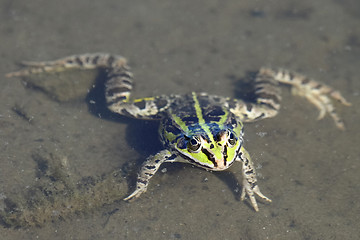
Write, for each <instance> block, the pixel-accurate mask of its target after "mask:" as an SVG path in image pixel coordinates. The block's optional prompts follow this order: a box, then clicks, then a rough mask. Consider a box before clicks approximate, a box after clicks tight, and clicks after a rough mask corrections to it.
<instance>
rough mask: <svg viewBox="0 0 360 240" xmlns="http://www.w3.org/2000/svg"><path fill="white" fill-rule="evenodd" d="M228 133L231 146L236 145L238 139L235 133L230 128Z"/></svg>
mask: <svg viewBox="0 0 360 240" xmlns="http://www.w3.org/2000/svg"><path fill="white" fill-rule="evenodd" d="M227 134H228V143H229V147H234V146H235V144H236V141H237V138H236V136H235V134H234V133H233V132H231V131H230V130H228V131H227Z"/></svg>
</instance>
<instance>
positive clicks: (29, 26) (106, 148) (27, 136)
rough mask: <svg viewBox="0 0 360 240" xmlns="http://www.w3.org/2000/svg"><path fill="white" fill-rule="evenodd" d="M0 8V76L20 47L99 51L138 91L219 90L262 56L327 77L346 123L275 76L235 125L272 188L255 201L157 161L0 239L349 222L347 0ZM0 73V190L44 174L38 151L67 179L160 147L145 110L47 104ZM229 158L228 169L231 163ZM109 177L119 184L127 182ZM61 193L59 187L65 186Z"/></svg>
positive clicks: (247, 230)
mask: <svg viewBox="0 0 360 240" xmlns="http://www.w3.org/2000/svg"><path fill="white" fill-rule="evenodd" d="M0 9H1V14H0V17H1V24H0V30H1V35H0V39H1V41H0V42H1V45H0V50H1V51H0V52H1V58H0V61H1V64H0V75H1V76H4V74H5V73H7V72H9V71H14V70H17V69H18V66H17V65H16V63H17V62H20V61H22V60H52V59H56V58H59V57H63V56H67V55H72V54H76V53H87V52H109V53H114V54H121V55H123V56H125V57H127V58H128V59H129V63H130V65H131V66H132V70H133V72H134V74H135V78H136V90H135V92H134V95H135V96H139V97H140V96H153V95H157V94H170V93H186V92H189V91H204V92H209V93H213V94H218V95H223V96H232V97H233V96H235V94H236V91H234V89H236V88H237V87H238V86H239V83H238V82H237V80H238V79H240V78H241V77H242V76H244V75H245V72H246V71H248V70H256V69H258V68H259V67H261V66H270V67H274V68H277V67H283V68H287V69H291V70H295V71H299V72H301V73H303V74H306V75H307V76H309V77H313V78H315V79H317V80H319V81H322V82H324V83H327V84H329V85H331V86H333V87H335V88H336V89H338V90H339V91H341V92H342V93H343V95H344V96H345V97H346V98H347V99H348V100H349V101H350V102H352V104H353V106H352V107H350V108H347V107H344V106H340V105H336V106H337V108H338V110H339V113H340V114H341V116H342V118H343V119H344V120H345V122H346V126H347V130H346V131H339V130H337V129H336V128H335V126H334V124H333V122H332V120H331V119H330V118H329V117H326V118H325V119H324V120H321V121H316V120H315V119H316V117H317V111H316V109H315V108H314V107H313V106H311V105H309V104H307V103H306V102H305V100H302V99H299V98H296V97H292V96H291V95H290V94H289V92H288V91H287V89H284V90H283V102H282V109H281V112H280V114H279V115H278V116H277V117H276V118H273V119H268V120H263V121H261V122H258V123H253V124H248V125H247V126H246V139H247V141H246V147H247V149H248V151H249V152H250V153H251V155H252V157H253V159H254V161H256V165H257V166H258V168H259V169H258V173H259V174H260V177H259V186H260V188H261V190H262V192H263V193H264V194H265V195H267V196H269V197H270V198H272V200H273V202H272V203H271V204H263V203H259V207H260V212H258V213H256V212H254V211H253V209H252V208H251V206H250V204H249V203H248V202H245V203H243V202H240V201H239V200H238V194H237V189H238V187H237V186H236V185H235V183H234V180H233V178H232V175H231V173H229V172H224V173H211V172H206V171H204V170H202V169H199V168H194V167H191V166H186V165H183V164H168V165H166V166H165V165H164V167H163V171H160V172H159V173H158V174H157V175H156V176H155V177H154V178H153V179H152V182H151V184H150V186H149V189H148V191H147V193H146V194H144V195H142V196H141V198H140V199H138V200H136V201H134V202H132V203H125V202H123V201H121V200H120V199H121V197H120V198H119V201H115V202H113V203H108V202H106V201H105V200H104V199H102V198H101V197H100V198H99V199H98V198H95V197H94V196H97V195H93V197H94V198H93V202H92V204H93V205H96V204H99V205H101V203H108V204H106V205H105V206H96V207H95V209H94V208H92V207H91V206H86V207H84V206H83V208H81V209H82V211H75V210H74V211H71V210H69V212H70V213H68V214H66V215H65V217H64V218H61V219H57V218H56V216H55V217H54V218H50V219H47V221H46V222H45V223H44V224H43V225H42V226H41V227H27V228H25V227H21V226H20V228H17V229H14V228H5V227H2V226H0V235H1V236H2V239H9V240H11V239H36V238H38V239H50V238H51V239H219V238H222V239H339V238H341V239H356V238H357V237H358V236H359V235H360V231H359V227H358V222H359V220H360V217H359V216H360V203H359V201H358V199H359V197H360V191H359V190H360V175H359V167H360V163H359V160H360V159H359V158H360V157H359V149H358V145H359V137H358V132H359V124H358V123H359V118H360V117H359V116H360V114H359V110H358V109H359V108H358V107H357V106H359V104H360V100H359V89H360V82H359V81H358V78H359V77H358V69H359V62H360V61H359V60H360V57H359V56H360V32H359V27H358V26H359V24H360V18H359V14H358V13H359V10H360V3H359V2H358V1H356V0H347V1H335V0H333V1H330V0H327V1H325V0H321V1H301V2H300V1H288V0H277V1H266V2H265V1H241V2H240V1H230V0H229V1H215V0H210V1H196V2H191V3H190V2H185V1H158V0H151V1H113V0H105V1H101V2H100V1H99V2H93V3H91V4H89V3H88V1H68V0H65V1H61V3H60V2H58V3H57V2H55V1H53V2H51V1H43V0H34V1H31V2H30V1H28V2H25V1H4V0H2V1H0ZM0 81H1V89H0V92H1V94H0V102H1V104H0V148H1V151H0V200H1V201H3V200H4V199H6V198H10V197H11V198H12V199H16V197H14V196H22V194H24V193H26V192H28V191H29V189H32V188H33V186H37V185H39V183H41V182H42V181H44V179H42V177H43V175H41V173H44V172H46V171H47V170H46V169H45V170H44V169H42V168H41V166H42V165H41V164H39V159H40V160H41V158H40V157H38V156H39V154H40V156H42V157H44V156H45V157H47V159H48V160H49V159H50V160H51V159H53V160H54V159H55V161H56V159H60V162H61V163H62V165H61V166H62V167H64V169H66V174H68V175H67V176H66V178H68V179H71V183H69V184H75V185H76V184H77V183H78V181H80V180H81V179H83V181H84V178H86V177H88V176H94V178H97V177H96V176H101V175H103V174H105V175H106V174H108V173H111V172H112V171H114V170H116V169H119V168H121V169H123V170H124V171H125V172H128V173H129V174H130V175H132V176H134V174H135V172H134V171H135V170H136V167H137V166H138V165H139V164H140V163H141V162H142V161H143V160H144V159H145V158H146V157H147V156H148V155H150V154H154V153H156V151H158V150H159V149H160V143H159V142H155V140H156V139H157V136H156V134H157V133H156V132H157V129H156V128H157V125H156V124H155V123H151V122H145V123H143V122H140V121H134V120H129V119H126V118H122V117H116V116H114V115H111V114H109V113H108V112H106V111H103V110H102V109H97V108H94V107H92V105H91V103H90V104H89V97H87V98H86V96H83V97H82V98H80V99H77V100H73V101H70V102H66V103H60V102H57V101H54V100H53V99H52V98H50V97H49V96H48V95H46V94H44V92H42V91H40V90H39V89H34V88H27V87H26V86H24V84H22V81H21V80H19V79H16V78H14V79H7V78H5V77H1V78H0ZM88 88H89V89H91V83H89V86H88ZM95 94H96V93H95ZM92 96H93V97H96V96H94V95H92ZM97 99H100V98H99V97H98V98H97ZM90 100H91V99H90ZM29 120H30V121H29ZM40 162H41V161H40ZM165 170H166V171H165ZM230 170H231V172H232V173H234V175H235V176H237V175H239V173H240V168H239V166H236V165H234V166H233V167H232V168H231V169H230ZM126 176H127V175H126ZM87 179H89V178H87ZM238 179H239V176H238ZM119 181H120V180H119ZM123 181H124V183H122V182H121V183H120V184H119V185H120V186H121V187H123V188H120V190H119V196H121V195H122V194H123V195H124V196H125V195H126V193H127V192H128V189H127V184H126V182H127V181H126V179H123ZM45 182H46V181H45ZM130 182H131V176H130ZM82 183H83V182H82ZM49 184H51V183H49ZM121 184H123V185H121ZM119 185H116V186H117V187H119ZM89 186H90V184H89ZM52 187H54V184H53V185H52ZM55 187H56V188H57V189H59V187H61V186H58V185H55ZM107 187H109V186H107ZM130 187H131V186H130ZM90 188H91V187H90ZM86 191H87V190H84V192H85V193H89V191H88V192H86ZM102 191H103V192H105V193H109V192H111V188H109V189H102ZM59 192H60V193H61V194H64V192H61V191H60V190H59ZM61 194H60V196H58V197H59V199H62V198H65V199H66V197H65V196H63V195H61ZM27 196H28V197H31V195H30V196H29V195H27ZM84 196H85V197H87V198H90V197H89V196H87V195H85V194H84ZM112 196H114V195H112ZM97 197H98V196H97ZM19 198H21V197H19ZM34 198H35V199H36V195H35V197H34ZM4 206H5V205H4V203H1V204H0V210H2V209H3V208H4ZM52 214H54V212H53V213H52ZM55 215H56V214H55ZM53 219H54V221H52V220H53Z"/></svg>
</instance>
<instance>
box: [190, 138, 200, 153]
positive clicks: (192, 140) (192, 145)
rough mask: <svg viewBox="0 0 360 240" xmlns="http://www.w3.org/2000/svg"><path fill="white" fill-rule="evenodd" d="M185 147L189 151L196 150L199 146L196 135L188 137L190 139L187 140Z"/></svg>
mask: <svg viewBox="0 0 360 240" xmlns="http://www.w3.org/2000/svg"><path fill="white" fill-rule="evenodd" d="M187 147H188V149H189V151H191V152H198V151H199V150H200V147H201V142H200V139H199V138H198V137H192V138H190V140H189V141H188V145H187Z"/></svg>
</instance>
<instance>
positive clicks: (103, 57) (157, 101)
mask: <svg viewBox="0 0 360 240" xmlns="http://www.w3.org/2000/svg"><path fill="white" fill-rule="evenodd" d="M22 64H23V65H24V66H25V68H24V69H21V70H19V71H16V72H11V73H8V74H6V77H22V76H27V75H31V74H40V73H44V72H60V71H66V70H68V69H83V70H86V69H95V68H103V69H106V71H107V78H106V79H105V97H106V102H107V106H108V108H109V109H110V110H111V111H113V112H115V113H119V114H122V115H126V116H130V117H134V118H142V119H159V118H160V117H161V112H162V111H163V110H164V109H166V108H167V107H168V106H169V104H170V101H169V98H168V97H166V96H158V97H153V98H142V99H137V100H134V101H130V95H131V91H132V88H133V74H132V73H131V72H130V68H129V66H128V65H127V60H126V59H125V58H124V57H122V56H119V55H112V54H107V53H92V54H80V55H73V56H68V57H64V58H61V59H58V60H54V61H44V62H31V61H28V62H23V63H22Z"/></svg>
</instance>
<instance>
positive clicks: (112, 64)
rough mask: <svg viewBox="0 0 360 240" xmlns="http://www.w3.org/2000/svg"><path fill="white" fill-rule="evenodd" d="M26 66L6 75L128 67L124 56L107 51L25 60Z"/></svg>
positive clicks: (15, 75) (20, 75) (18, 75)
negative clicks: (43, 59)
mask: <svg viewBox="0 0 360 240" xmlns="http://www.w3.org/2000/svg"><path fill="white" fill-rule="evenodd" d="M21 64H22V65H23V66H24V67H25V68H24V69H21V70H19V71H16V72H11V73H8V74H6V77H22V76H27V75H31V74H38V73H43V72H60V71H65V70H67V69H95V68H122V67H125V68H128V67H127V63H126V59H125V58H124V57H122V56H118V55H111V54H107V53H91V54H80V55H72V56H68V57H64V58H61V59H57V60H54V61H39V62H37V61H24V62H22V63H21Z"/></svg>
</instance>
